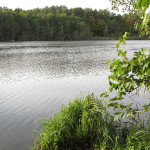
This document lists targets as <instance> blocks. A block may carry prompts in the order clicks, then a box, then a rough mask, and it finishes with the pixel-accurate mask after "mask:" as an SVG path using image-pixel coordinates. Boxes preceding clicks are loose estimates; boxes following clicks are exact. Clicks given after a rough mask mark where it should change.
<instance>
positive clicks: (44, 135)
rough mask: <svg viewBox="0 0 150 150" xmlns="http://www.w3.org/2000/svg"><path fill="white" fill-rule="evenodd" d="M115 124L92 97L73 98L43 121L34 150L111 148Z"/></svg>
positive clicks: (99, 102)
mask: <svg viewBox="0 0 150 150" xmlns="http://www.w3.org/2000/svg"><path fill="white" fill-rule="evenodd" d="M115 128H116V123H115V122H114V121H113V118H112V117H111V116H110V115H109V114H108V113H107V111H106V108H105V107H104V106H103V104H102V103H101V101H98V99H96V98H94V96H93V95H89V96H87V97H86V98H85V99H76V100H75V101H74V102H70V103H69V105H65V106H63V107H62V110H61V112H60V113H59V114H58V115H56V116H54V117H52V118H50V119H48V120H43V129H42V130H41V132H40V133H39V141H38V143H37V145H36V146H35V149H39V148H40V149H45V150H47V149H57V148H58V149H82V148H94V147H97V146H98V147H99V145H100V144H103V143H105V144H107V146H108V147H111V145H113V143H112V141H113V140H114V139H115Z"/></svg>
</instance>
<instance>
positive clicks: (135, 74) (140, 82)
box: [103, 33, 150, 120]
mask: <svg viewBox="0 0 150 150" xmlns="http://www.w3.org/2000/svg"><path fill="white" fill-rule="evenodd" d="M126 38H127V33H125V35H124V36H123V37H122V38H120V39H119V41H118V44H117V46H116V48H117V56H118V57H117V59H113V60H112V61H109V62H111V64H110V72H111V75H110V76H109V92H112V91H117V95H116V96H115V97H113V98H111V99H110V104H109V106H111V107H114V108H115V109H119V110H120V111H119V110H118V111H117V112H116V116H115V120H117V119H118V118H119V116H121V117H122V118H123V119H124V118H125V117H126V116H127V117H130V118H132V117H133V116H137V115H139V114H140V113H143V112H148V111H149V110H150V103H149V104H147V105H143V104H140V103H139V102H138V101H137V100H135V99H134V98H133V95H139V92H140V90H141V89H143V88H144V91H147V94H148V91H150V50H146V49H142V50H141V51H139V52H134V57H133V58H132V59H129V58H128V57H127V51H126V50H125V49H120V48H119V46H120V44H122V43H123V44H125V39H126ZM103 95H104V94H103ZM125 97H126V98H130V100H132V101H133V103H131V104H129V105H125V104H124V103H123V102H122V100H124V99H125ZM148 99H149V98H148ZM134 104H136V106H138V107H136V108H135V106H134V107H133V105H134ZM139 107H140V109H139ZM133 118H134V117H133ZM132 120H133V119H132Z"/></svg>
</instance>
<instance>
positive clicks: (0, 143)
mask: <svg viewBox="0 0 150 150" xmlns="http://www.w3.org/2000/svg"><path fill="white" fill-rule="evenodd" d="M116 44H117V41H74V42H71V41H69V42H59V41H57V42H5V43H3V42H1V43H0V150H16V149H18V150H26V149H29V147H30V146H32V141H33V138H32V130H33V129H35V127H36V126H35V123H34V121H35V120H36V121H37V122H39V120H40V118H43V117H48V116H50V115H53V114H56V113H57V112H59V110H60V109H61V106H62V104H64V103H68V101H69V100H73V99H74V98H76V97H78V96H83V95H87V94H88V93H94V94H95V95H96V96H97V97H99V95H100V93H102V92H106V91H107V90H108V80H107V77H108V74H109V69H108V64H106V63H105V62H106V61H107V60H109V59H113V58H114V57H115V56H116V48H115V47H116ZM122 47H123V48H124V46H122ZM142 47H145V48H149V47H150V43H149V42H148V41H127V44H126V46H125V48H127V49H128V50H129V53H128V56H130V57H132V54H133V52H134V51H137V50H140V49H141V48H142Z"/></svg>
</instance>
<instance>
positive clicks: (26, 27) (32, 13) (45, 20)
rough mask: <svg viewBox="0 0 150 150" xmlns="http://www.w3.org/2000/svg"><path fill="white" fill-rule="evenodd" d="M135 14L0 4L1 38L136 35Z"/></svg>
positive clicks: (33, 38) (60, 38)
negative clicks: (24, 8)
mask: <svg viewBox="0 0 150 150" xmlns="http://www.w3.org/2000/svg"><path fill="white" fill-rule="evenodd" d="M135 22H139V23H140V22H141V19H140V18H139V17H138V15H135V14H134V15H122V16H121V15H116V14H114V13H111V12H109V11H108V10H92V9H89V8H86V9H82V8H73V9H68V8H67V7H65V6H52V7H45V8H43V9H40V8H36V9H33V10H22V9H19V8H18V9H15V10H11V9H8V8H6V7H3V8H2V7H1V8H0V41H11V40H15V41H23V40H30V41H31V40H83V39H84V40H86V39H91V38H92V37H120V36H121V35H123V34H124V32H125V31H127V32H130V36H132V37H135V36H138V35H139V31H137V30H136V29H135V26H134V23H135Z"/></svg>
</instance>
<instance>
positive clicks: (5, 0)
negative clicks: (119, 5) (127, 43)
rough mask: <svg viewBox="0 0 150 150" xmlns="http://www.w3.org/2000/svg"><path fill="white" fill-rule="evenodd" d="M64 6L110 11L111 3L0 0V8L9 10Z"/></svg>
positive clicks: (107, 1) (78, 0)
mask: <svg viewBox="0 0 150 150" xmlns="http://www.w3.org/2000/svg"><path fill="white" fill-rule="evenodd" d="M53 5H54V6H56V5H65V6H67V7H68V8H74V7H82V8H92V9H97V10H99V9H107V8H109V10H110V9H111V3H110V2H109V0H0V6H1V7H4V6H6V7H8V8H11V9H15V8H22V9H25V10H27V9H33V8H37V7H39V8H43V7H46V6H49V7H50V6H53Z"/></svg>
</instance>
